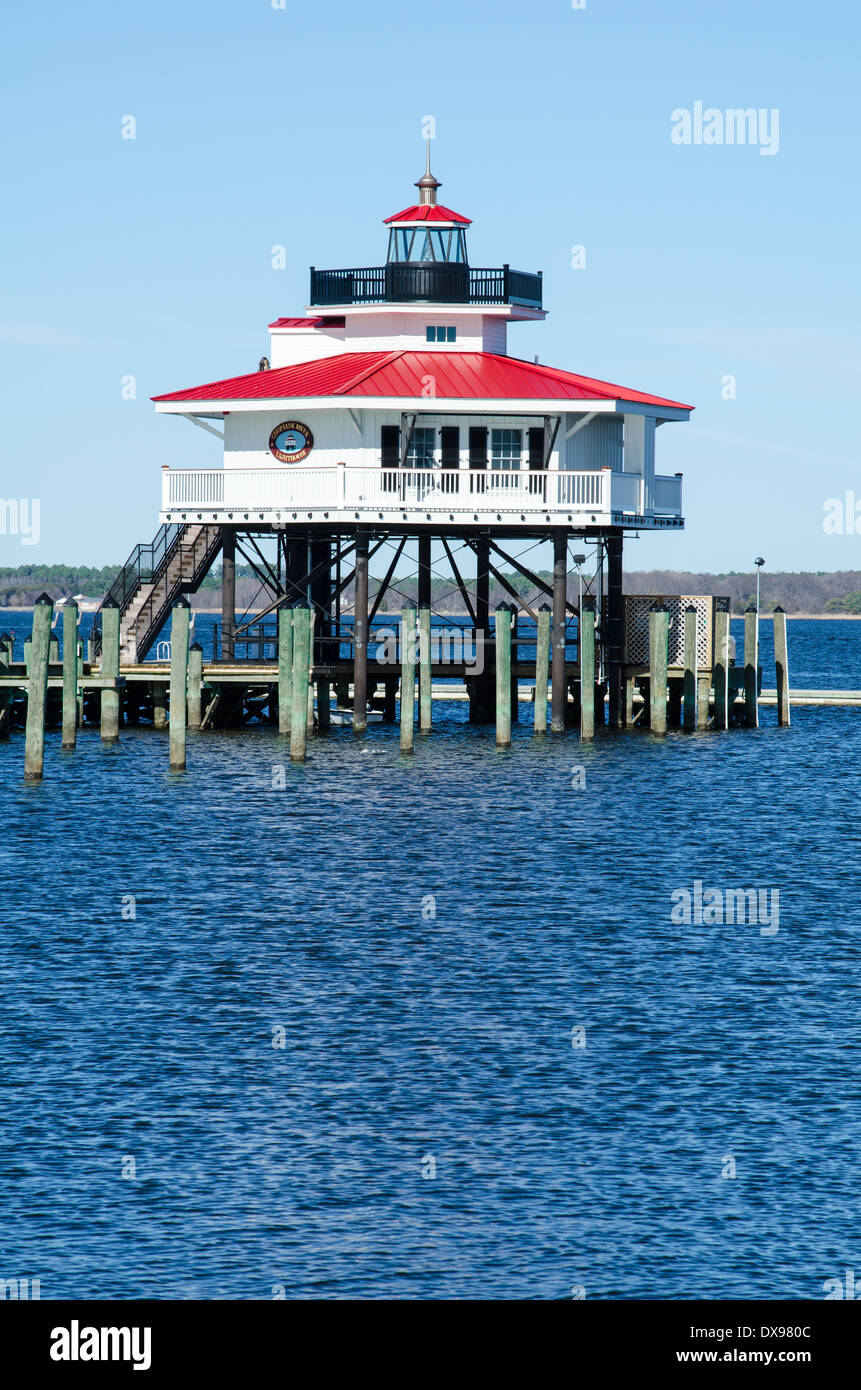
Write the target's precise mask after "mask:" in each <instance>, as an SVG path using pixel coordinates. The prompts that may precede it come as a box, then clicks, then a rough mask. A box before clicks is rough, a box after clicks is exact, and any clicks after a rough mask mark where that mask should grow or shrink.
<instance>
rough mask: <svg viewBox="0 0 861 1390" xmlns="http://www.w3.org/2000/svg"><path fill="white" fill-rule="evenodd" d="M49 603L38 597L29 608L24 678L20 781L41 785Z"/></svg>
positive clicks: (47, 600)
mask: <svg viewBox="0 0 861 1390" xmlns="http://www.w3.org/2000/svg"><path fill="white" fill-rule="evenodd" d="M53 616H54V604H53V600H52V599H51V598H49V596H48V595H47V594H42V595H40V597H39V598H37V600H36V602H35V604H34V606H33V636H32V638H31V641H30V670H29V675H28V679H27V724H26V729H25V734H24V781H25V782H41V780H42V771H43V766H44V760H45V706H46V704H47V701H48V654H49V652H50V649H51V621H52V618H53Z"/></svg>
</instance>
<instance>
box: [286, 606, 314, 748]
mask: <svg viewBox="0 0 861 1390" xmlns="http://www.w3.org/2000/svg"><path fill="white" fill-rule="evenodd" d="M310 664H311V610H310V609H309V607H308V604H307V601H306V600H304V599H301V600H300V601H299V602H298V603H295V604H294V605H293V708H292V710H291V712H290V757H291V758H292V759H293V761H294V762H297V763H301V762H304V761H305V755H306V748H307V743H308V677H309V672H310Z"/></svg>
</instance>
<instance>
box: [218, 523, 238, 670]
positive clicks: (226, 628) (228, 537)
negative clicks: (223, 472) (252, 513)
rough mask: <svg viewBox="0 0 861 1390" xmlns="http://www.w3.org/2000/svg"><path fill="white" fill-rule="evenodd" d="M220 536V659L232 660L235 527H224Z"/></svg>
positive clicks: (234, 626) (234, 607)
mask: <svg viewBox="0 0 861 1390" xmlns="http://www.w3.org/2000/svg"><path fill="white" fill-rule="evenodd" d="M221 536H222V545H221V660H222V661H233V660H234V655H235V641H234V630H235V628H236V528H235V527H230V528H228V527H224V529H223V531H222V533H221Z"/></svg>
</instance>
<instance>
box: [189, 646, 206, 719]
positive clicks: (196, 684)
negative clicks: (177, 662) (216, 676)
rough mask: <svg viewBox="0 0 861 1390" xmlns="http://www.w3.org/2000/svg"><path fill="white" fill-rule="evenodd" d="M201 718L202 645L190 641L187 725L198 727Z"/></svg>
mask: <svg viewBox="0 0 861 1390" xmlns="http://www.w3.org/2000/svg"><path fill="white" fill-rule="evenodd" d="M202 720H203V647H202V646H201V645H200V643H199V642H192V644H191V646H190V647H189V651H188V727H189V728H190V729H199V728H200V725H201V723H202Z"/></svg>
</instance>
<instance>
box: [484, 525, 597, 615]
mask: <svg viewBox="0 0 861 1390" xmlns="http://www.w3.org/2000/svg"><path fill="white" fill-rule="evenodd" d="M490 545H491V549H492V550H493V551H494V553H495V554H497V555H499V556H500V557H501V558H502V559H503V560H504V561H505V562H506V564H508V565H513V566H514V568H515V569H516V570H517V573H518V574H522V575H523V578H524V579H528V580H529V582H530V584H534V585H535V588H536V589H538V590H539V592H540V593H542V594H546V595H547V597H548V598H552V597H553V586H552V584H548V583H547V581H546V579H542V578H541V576H540V575H538V574H536V573H535V571H534V570H531V569H529V567H528V566H527V565H524V563H523V561H522V560H519V559H516V558H515V556H513V555H509V553H508V551H507V550H503V548H502V546H501V545H497V543H496V541H491V542H490ZM565 606H566V608H567V609H568V612H569V613H576V612H577V605H576V603H573V602H569V601H568V600H567V599H566V601H565Z"/></svg>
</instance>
